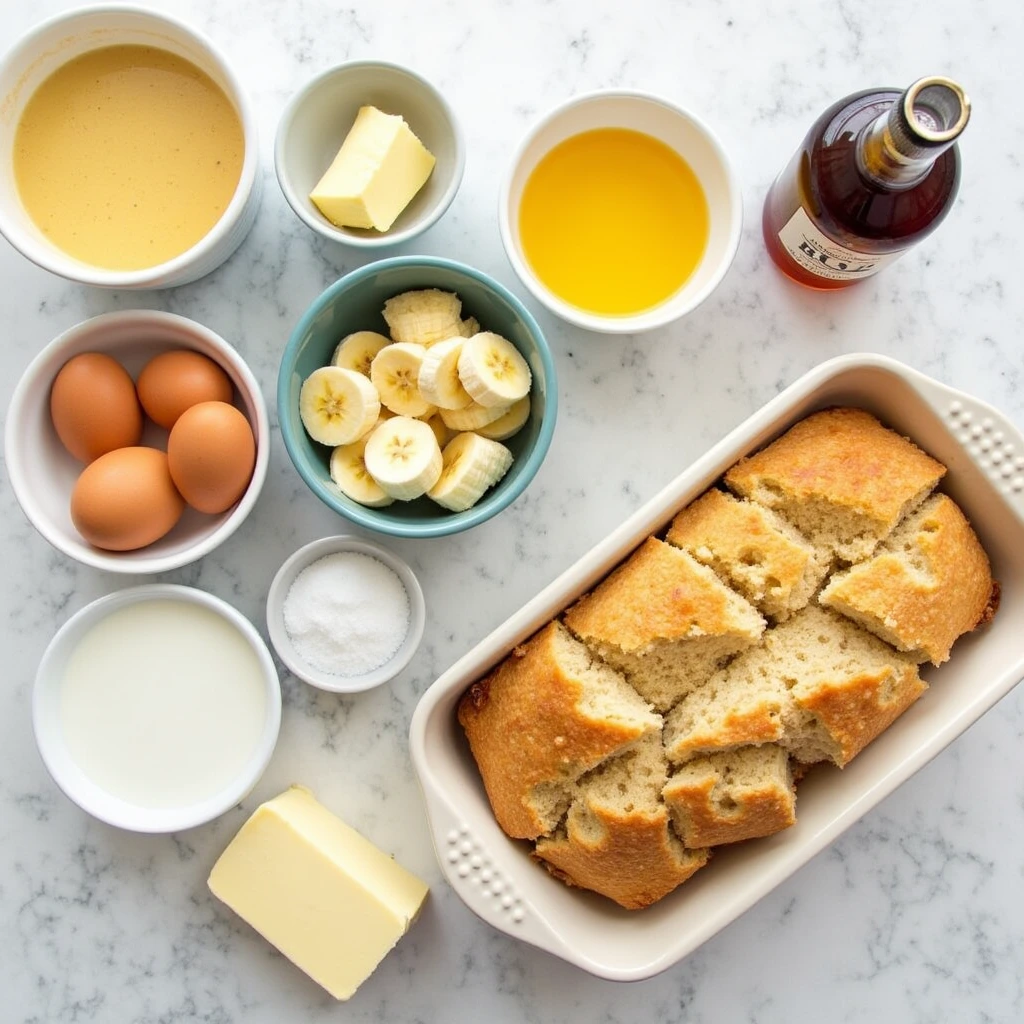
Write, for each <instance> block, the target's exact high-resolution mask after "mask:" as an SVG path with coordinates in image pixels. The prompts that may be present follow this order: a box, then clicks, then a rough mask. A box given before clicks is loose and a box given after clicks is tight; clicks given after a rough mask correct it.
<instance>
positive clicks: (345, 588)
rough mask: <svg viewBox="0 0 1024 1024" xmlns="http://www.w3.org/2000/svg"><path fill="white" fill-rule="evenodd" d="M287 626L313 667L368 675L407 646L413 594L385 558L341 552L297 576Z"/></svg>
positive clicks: (287, 608) (289, 596) (286, 606)
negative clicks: (404, 645)
mask: <svg viewBox="0 0 1024 1024" xmlns="http://www.w3.org/2000/svg"><path fill="white" fill-rule="evenodd" d="M284 628H285V631H286V632H287V633H288V637H289V639H290V640H291V642H292V644H293V645H294V647H295V653H296V654H298V656H299V657H300V658H301V659H302V660H303V661H304V662H306V664H307V665H309V666H310V667H311V668H315V669H317V670H318V671H320V672H327V673H329V674H330V675H335V676H361V675H365V674H366V673H367V672H372V671H373V670H374V669H376V668H380V666H381V665H384V664H385V663H387V662H388V661H390V660H391V658H392V656H393V655H394V654H395V652H396V651H397V650H398V648H399V647H401V646H402V641H403V640H404V639H405V637H406V634H407V633H408V632H409V595H408V594H407V593H406V590H405V587H404V586H403V584H402V581H401V580H400V579H399V578H398V576H397V574H396V573H395V572H394V570H393V569H390V568H389V567H388V566H386V565H385V564H384V563H383V562H381V561H379V560H378V559H376V558H374V557H373V556H372V555H364V554H361V553H359V552H356V551H341V552H339V553H337V554H334V555H326V556H325V557H323V558H321V559H318V560H317V561H315V562H313V564H312V565H308V566H307V567H306V568H305V569H303V570H302V572H300V573H299V574H298V576H296V577H295V582H294V583H292V585H291V587H290V588H289V590H288V594H287V596H286V597H285V599H284Z"/></svg>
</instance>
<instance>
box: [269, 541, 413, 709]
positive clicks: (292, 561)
mask: <svg viewBox="0 0 1024 1024" xmlns="http://www.w3.org/2000/svg"><path fill="white" fill-rule="evenodd" d="M346 551H351V552H355V553H356V554H359V555H369V556H370V557H371V558H376V559H377V561H379V562H382V563H383V564H384V565H386V566H387V567H388V568H389V569H391V570H392V572H394V573H395V575H396V576H397V577H398V578H399V579H400V580H401V581H402V586H403V587H405V592H406V594H407V595H408V596H409V630H408V632H407V633H406V634H405V639H404V640H403V641H402V644H401V646H400V647H399V648H398V650H397V651H395V653H394V654H393V655H392V656H391V657H390V658H389V659H388V660H387V661H386V662H385V663H384V664H383V665H381V666H380V667H379V668H375V669H373V670H371V671H370V672H364V673H363V674H362V675H358V676H338V675H332V674H330V673H329V672H323V671H321V670H320V669H318V668H315V667H314V666H312V665H310V664H308V663H307V662H305V661H303V659H302V654H301V652H300V651H299V650H298V649H297V648H296V647H295V645H294V644H293V643H292V640H291V637H290V636H289V635H288V630H287V629H285V625H284V603H285V599H286V598H287V597H288V591H289V590H291V587H292V584H293V583H294V582H295V578H296V577H297V576H298V575H299V573H300V572H302V570H303V569H307V568H308V567H309V566H311V565H312V564H313V563H314V562H317V561H319V560H320V559H321V558H326V557H327V556H328V555H336V554H339V553H341V552H346ZM426 621H427V609H426V605H425V603H424V600H423V589H422V587H420V583H419V580H418V579H416V574H415V573H414V572H413V571H412V569H411V568H410V567H409V565H408V564H407V563H406V562H404V561H403V560H402V559H401V558H399V557H398V555H396V554H395V553H394V552H393V551H389V550H388V549H387V548H383V547H381V546H380V545H379V544H373V543H371V542H370V541H367V540H363V539H362V538H361V537H354V536H349V535H347V534H338V535H337V536H335V537H321V538H320V539H319V540H314V541H311V542H310V543H309V544H306V545H304V546H303V547H301V548H299V550H298V551H296V552H295V553H294V554H292V555H291V556H290V557H289V558H288V559H287V560H286V561H285V562H284V564H283V565H282V566H281V568H280V569H278V570H277V574H276V575H275V576H274V580H273V582H272V583H271V584H270V590H269V591H268V592H267V632H268V634H269V635H270V642H271V643H272V644H273V645H274V650H276V651H277V654H278V657H280V659H281V660H282V661H283V662H284V663H285V665H287V667H288V668H289V669H290V670H291V672H292V673H293V674H294V675H296V676H298V677H299V679H303V680H305V681H306V682H307V683H309V684H310V685H311V686H315V687H317V688H318V689H320V690H328V691H330V692H331V693H361V692H362V691H364V690H371V689H373V688H374V687H375V686H380V685H381V684H382V683H386V682H389V681H390V680H392V679H394V677H395V676H397V675H398V673H399V672H401V671H402V670H403V669H404V668H405V667H406V666H407V665H408V664H409V662H410V661H412V657H413V655H414V654H415V653H416V649H417V648H418V647H419V645H420V640H422V639H423V628H424V626H425V625H426Z"/></svg>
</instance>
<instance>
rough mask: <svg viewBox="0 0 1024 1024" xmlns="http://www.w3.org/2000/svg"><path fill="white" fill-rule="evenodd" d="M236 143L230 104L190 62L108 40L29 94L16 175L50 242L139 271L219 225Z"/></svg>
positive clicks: (240, 151)
mask: <svg viewBox="0 0 1024 1024" xmlns="http://www.w3.org/2000/svg"><path fill="white" fill-rule="evenodd" d="M244 150H245V143H244V139H243V136H242V125H241V122H240V120H239V118H238V114H237V113H236V111H235V108H234V106H233V105H232V103H231V101H230V100H229V99H228V97H227V96H226V95H225V93H224V91H223V90H222V89H221V88H220V87H219V86H218V85H217V84H216V83H215V82H214V81H213V80H212V79H211V78H210V77H209V76H208V75H206V74H205V73H204V72H202V71H200V70H199V68H197V67H196V66H195V65H193V64H191V63H189V62H188V61H187V60H184V59H183V58H181V57H177V56H175V55H174V54H172V53H168V52H167V51H165V50H160V49H157V48H155V47H151V46H109V47H104V48H102V49H99V50H92V51H91V52H89V53H84V54H82V55H81V56H79V57H76V58H74V59H73V60H70V61H68V63H66V64H64V65H63V66H62V67H60V68H58V69H57V70H56V71H55V72H54V73H53V74H52V75H50V77H49V78H47V79H46V80H45V81H44V82H43V83H42V85H40V86H39V88H38V89H37V90H36V91H35V93H34V94H33V95H32V97H31V98H30V99H29V101H28V104H27V105H26V107H25V110H24V113H23V114H22V116H21V120H20V121H19V123H18V127H17V132H16V134H15V139H14V174H15V180H16V182H17V186H18V192H19V195H20V198H21V202H22V204H23V205H24V207H25V209H26V211H27V212H28V215H29V216H30V217H31V218H32V220H33V221H34V222H35V224H36V226H37V227H38V228H39V229H40V230H41V231H42V232H43V234H44V235H46V237H47V238H48V239H49V240H50V241H51V242H52V243H53V244H54V245H55V246H57V247H58V248H59V249H62V250H63V251H64V252H65V253H67V254H68V255H70V256H73V257H75V258H76V259H79V260H81V261H82V262H84V263H88V264H91V265H92V266H96V267H104V268H107V269H111V270H140V269H143V268H146V267H153V266H156V265H157V264H159V263H164V262H166V261H167V260H170V259H173V258H174V257H175V256H179V255H181V253H183V252H185V251H186V250H187V249H190V248H191V247H192V246H193V245H195V243H196V242H198V241H199V240H200V239H201V238H202V237H203V236H204V235H205V234H206V233H207V232H208V231H209V230H210V229H211V228H212V227H213V226H214V224H216V222H217V221H218V220H219V219H220V217H221V215H222V214H223V213H224V211H225V209H227V206H228V204H229V203H230V201H231V197H232V195H233V194H234V192H235V189H236V188H237V186H238V181H239V178H240V176H241V171H242V159H243V156H244Z"/></svg>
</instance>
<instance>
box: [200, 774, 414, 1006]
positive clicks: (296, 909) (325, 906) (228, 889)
mask: <svg viewBox="0 0 1024 1024" xmlns="http://www.w3.org/2000/svg"><path fill="white" fill-rule="evenodd" d="M209 886H210V891H211V892H212V893H213V894H214V896H216V897H217V898H218V899H220V900H223V901H224V902H225V903H226V904H227V905H228V906H229V907H230V908H231V909H232V910H233V911H235V913H236V914H238V915H239V916H240V917H242V918H243V919H244V920H246V921H247V922H248V923H249V924H250V925H252V927H253V928H255V929H256V931H258V932H259V933H260V934H261V935H262V936H263V937H264V938H265V939H266V940H267V941H268V942H271V943H273V945H275V946H276V947H277V948H278V949H279V950H280V951H281V952H282V953H283V954H284V955H285V956H286V957H288V959H289V960H291V961H292V963H294V964H295V965H296V966H298V967H301V968H302V970H304V971H305V972H306V973H307V974H308V975H309V976H310V977H311V978H312V979H313V980H314V981H316V982H317V983H319V984H320V985H322V986H323V987H324V988H325V989H327V991H328V992H330V994H331V995H332V996H334V998H335V999H348V998H349V997H350V996H351V995H352V994H353V993H354V992H355V991H356V989H357V988H358V987H359V986H360V985H361V984H362V983H363V982H364V981H365V980H366V979H367V978H368V977H369V976H370V975H371V974H372V973H373V971H374V969H375V968H376V967H377V965H378V964H379V963H380V962H381V960H383V959H384V957H385V956H386V955H387V954H388V952H389V951H390V950H391V949H392V948H393V947H394V945H395V943H396V942H398V940H399V939H400V938H401V937H402V936H403V935H404V934H405V933H406V932H407V931H408V930H409V926H410V924H411V923H412V921H413V919H414V918H415V916H416V914H417V912H418V911H419V909H420V906H421V905H422V903H423V901H424V899H425V898H426V895H427V886H426V884H425V883H423V882H421V881H420V880H419V879H418V878H417V877H416V876H415V875H412V874H410V873H409V872H408V871H406V870H405V868H403V867H400V866H399V865H398V864H396V863H395V861H394V860H392V859H391V857H389V856H388V855H387V854H386V853H383V852H382V851H381V850H378V849H377V847H376V846H374V845H373V843H371V842H370V841H369V840H368V839H365V838H364V837H363V836H361V835H360V834H359V833H358V832H356V831H355V829H352V828H350V827H349V826H348V825H346V824H345V823H344V822H343V821H341V819H340V818H338V817H336V816H335V815H333V814H331V812H330V811H328V810H327V808H325V807H324V806H323V805H322V804H320V803H318V802H317V800H316V798H315V797H314V796H313V794H312V793H310V792H309V790H308V789H304V788H302V787H301V786H293V787H292V788H291V789H289V790H288V791H287V792H285V793H282V794H281V795H280V796H279V797H276V798H275V799H273V800H270V801H268V802H267V803H265V804H262V805H261V806H260V807H258V808H257V809H256V811H255V812H254V813H253V815H252V817H251V818H250V819H249V820H248V821H247V822H246V823H245V824H244V825H243V826H242V828H241V830H240V831H239V833H238V835H236V836H235V838H234V839H232V840H231V843H230V844H229V845H228V848H227V849H226V850H225V851H224V852H223V853H222V854H221V856H220V859H219V860H218V861H217V863H216V864H214V866H213V870H212V871H211V872H210V879H209Z"/></svg>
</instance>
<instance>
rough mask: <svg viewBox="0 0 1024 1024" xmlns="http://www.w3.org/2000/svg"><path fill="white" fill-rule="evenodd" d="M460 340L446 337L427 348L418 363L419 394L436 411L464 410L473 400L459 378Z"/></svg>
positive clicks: (461, 341)
mask: <svg viewBox="0 0 1024 1024" xmlns="http://www.w3.org/2000/svg"><path fill="white" fill-rule="evenodd" d="M464 340H465V339H463V338H461V337H460V338H447V339H446V340H445V341H439V342H437V343H436V344H434V345H431V346H430V348H429V349H427V354H426V355H425V356H424V357H423V362H422V363H421V364H420V376H419V385H420V394H421V395H422V396H423V397H424V398H425V399H426V400H427V401H428V402H432V403H433V404H434V405H436V406H437V407H438V408H439V409H465V408H466V406H467V405H469V404H470V403H471V402H472V401H473V397H472V395H470V393H469V392H468V391H467V390H466V389H465V388H464V387H463V386H462V381H461V379H460V378H459V354H460V353H461V351H462V343H463V341H464Z"/></svg>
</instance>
